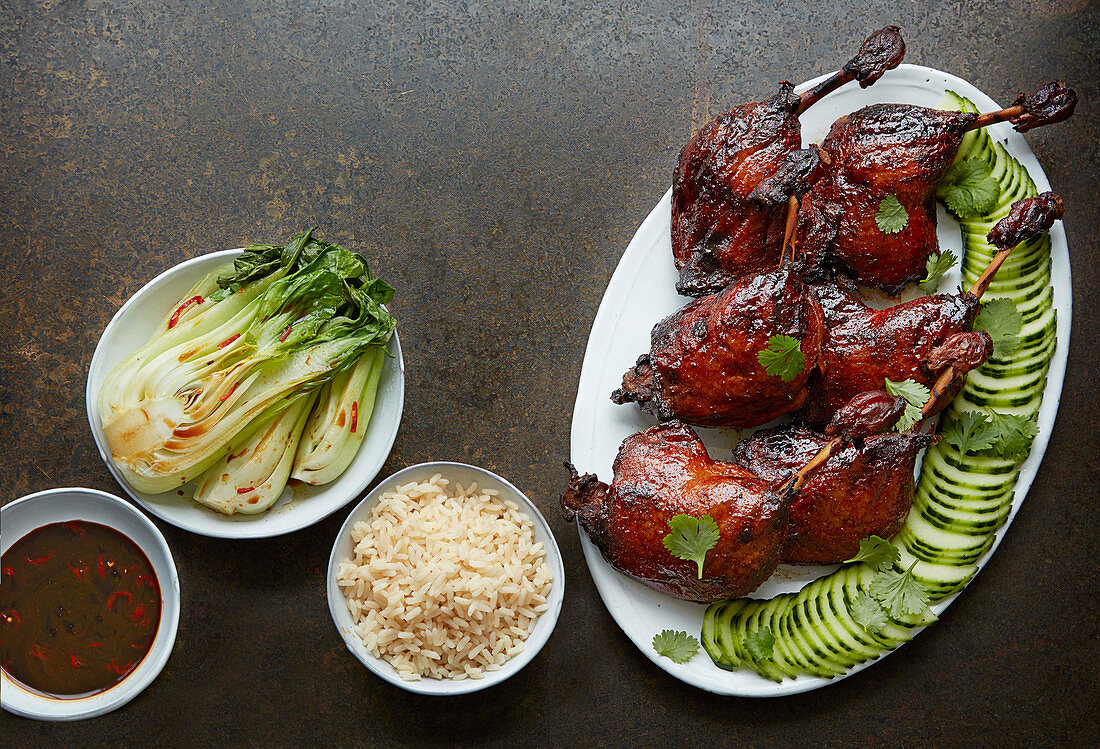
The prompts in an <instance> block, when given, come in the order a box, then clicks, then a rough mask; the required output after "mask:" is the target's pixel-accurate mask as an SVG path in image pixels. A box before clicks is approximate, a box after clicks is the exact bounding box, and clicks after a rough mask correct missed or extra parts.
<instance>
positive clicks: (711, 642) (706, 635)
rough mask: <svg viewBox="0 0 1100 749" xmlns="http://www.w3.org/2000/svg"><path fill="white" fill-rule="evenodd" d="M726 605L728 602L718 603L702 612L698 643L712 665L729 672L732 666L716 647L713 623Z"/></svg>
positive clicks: (716, 638) (716, 635)
mask: <svg viewBox="0 0 1100 749" xmlns="http://www.w3.org/2000/svg"><path fill="white" fill-rule="evenodd" d="M727 605H729V602H728V601H719V602H718V603H712V604H711V605H709V606H707V610H706V611H704V612H703V626H702V629H701V630H700V632H699V642H700V643H701V644H702V646H703V650H704V651H705V652H706V654H707V655H709V656H710V659H711V660H712V661H714V665H716V666H718V668H722V669H725V670H727V671H730V670H732V669H733V664H731V663H728V662H727V661H726V659H725V655H724V654H723V653H722V648H721V647H719V645H718V634H717V632H716V631H715V621H714V620H715V619H716V618H717V616H718V614H719V613H721V611H722V610H723V609H724V608H725V607H726V606H727Z"/></svg>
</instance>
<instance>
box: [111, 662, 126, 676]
mask: <svg viewBox="0 0 1100 749" xmlns="http://www.w3.org/2000/svg"><path fill="white" fill-rule="evenodd" d="M107 668H109V669H111V670H112V671H114V672H115V673H116V674H118V675H119V676H122V675H123V674H124V673H126V670H127V669H128V668H130V664H129V663H127V664H126V665H125V666H120V665H118V664H117V663H115V659H114V658H112V659H111V660H110V662H108V663H107Z"/></svg>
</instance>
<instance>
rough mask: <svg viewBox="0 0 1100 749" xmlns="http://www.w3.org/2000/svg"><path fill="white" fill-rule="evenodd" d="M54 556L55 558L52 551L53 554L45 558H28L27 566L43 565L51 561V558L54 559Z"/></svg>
mask: <svg viewBox="0 0 1100 749" xmlns="http://www.w3.org/2000/svg"><path fill="white" fill-rule="evenodd" d="M52 556H53V552H52V551H51V552H50V553H49V554H47V555H46V556H44V557H39V558H38V559H31V558H30V557H27V564H42V563H43V562H45V561H47V560H48V559H50V557H52Z"/></svg>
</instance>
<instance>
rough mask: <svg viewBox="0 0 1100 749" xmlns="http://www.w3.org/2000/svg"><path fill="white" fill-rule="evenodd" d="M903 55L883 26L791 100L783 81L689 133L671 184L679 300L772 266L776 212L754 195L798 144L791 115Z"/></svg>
mask: <svg viewBox="0 0 1100 749" xmlns="http://www.w3.org/2000/svg"><path fill="white" fill-rule="evenodd" d="M904 55H905V44H904V42H903V41H902V39H901V35H900V34H899V32H898V29H897V27H895V26H887V27H886V28H884V29H882V30H880V31H877V32H875V33H874V34H872V35H871V36H870V37H869V38H868V39H867V41H866V42H864V44H863V47H862V48H861V49H860V51H859V54H857V55H856V56H855V57H854V58H852V59H851V60H850V61H849V62H848V63H847V64H845V66H844V68H843V69H842V70H841V71H840V72H838V73H836V74H835V75H833V76H831V77H830V78H828V79H827V80H825V81H823V82H822V83H821V84H819V85H818V86H817V87H815V88H814V89H813V90H811V91H808V92H806V93H805V94H802V95H801V96H799V95H797V94H795V93H794V87H793V86H791V84H789V83H786V82H784V83H782V84H780V87H779V91H778V92H777V93H776V94H775V95H774V96H772V97H771V98H770V99H767V100H765V101H761V102H754V103H751V104H745V105H742V106H740V107H736V108H734V109H731V110H730V111H728V112H725V113H724V114H720V115H718V116H717V117H715V118H714V119H713V120H711V122H709V123H708V124H707V125H704V126H703V128H702V129H700V130H699V132H697V133H696V134H695V137H693V138H692V139H691V141H690V142H689V143H688V144H687V145H686V146H685V147H684V149H683V151H682V152H681V153H680V160H679V162H678V164H677V166H676V171H675V173H674V175H673V180H672V251H673V256H674V259H675V262H676V268H677V270H678V271H679V273H680V281H679V283H678V284H677V285H676V288H677V290H678V291H679V292H680V293H681V294H685V295H687V296H701V295H703V294H710V293H714V292H716V291H719V290H720V289H722V288H724V287H725V286H726V285H728V284H729V283H730V282H732V281H733V280H734V279H736V278H738V277H740V276H743V275H745V274H747V273H755V272H758V271H762V270H768V269H771V268H774V267H776V266H777V265H778V256H779V250H780V242H781V238H782V236H783V226H784V210H783V207H782V206H781V205H777V204H775V203H769V202H768V201H766V200H762V199H761V196H760V194H759V193H757V192H756V191H757V188H758V187H759V186H760V183H761V182H762V181H764V180H765V179H767V178H769V177H771V176H773V175H774V174H775V173H776V172H777V171H778V170H779V169H780V167H781V165H782V164H783V163H784V160H785V159H786V158H787V156H788V154H790V153H791V152H792V151H794V150H796V149H798V148H799V147H800V146H801V143H802V134H801V126H800V124H799V120H798V117H799V115H800V114H801V113H802V112H804V111H805V110H806V109H807V108H808V107H809V106H811V105H812V104H814V103H815V102H816V101H818V100H819V99H821V98H822V97H823V96H825V95H826V94H828V93H830V92H831V91H834V90H836V89H837V88H839V87H840V86H842V85H844V84H845V83H847V82H849V81H853V80H856V81H859V83H860V85H861V86H863V87H867V86H870V85H871V84H872V83H874V82H875V81H877V80H878V79H879V77H881V76H882V74H883V73H884V72H886V71H887V70H889V69H890V68H893V67H896V66H897V65H898V63H899V62H901V59H902V57H904Z"/></svg>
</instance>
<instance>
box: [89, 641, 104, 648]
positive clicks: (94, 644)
mask: <svg viewBox="0 0 1100 749" xmlns="http://www.w3.org/2000/svg"><path fill="white" fill-rule="evenodd" d="M102 644H103V643H102V642H89V643H88V647H90V648H98V647H99V646H100V645H102Z"/></svg>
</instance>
